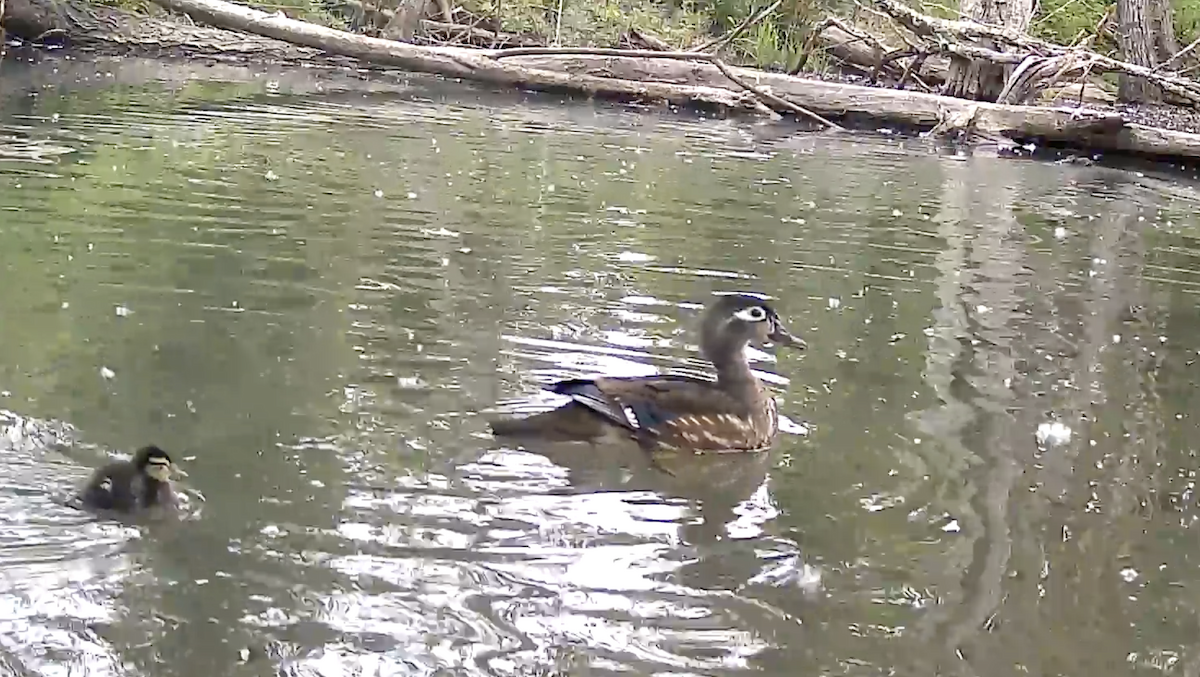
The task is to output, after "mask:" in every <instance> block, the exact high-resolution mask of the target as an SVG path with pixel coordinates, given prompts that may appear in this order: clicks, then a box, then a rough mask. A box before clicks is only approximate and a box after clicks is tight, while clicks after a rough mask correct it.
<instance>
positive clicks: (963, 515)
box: [0, 59, 1200, 677]
mask: <svg viewBox="0 0 1200 677" xmlns="http://www.w3.org/2000/svg"><path fill="white" fill-rule="evenodd" d="M0 79H2V80H3V81H4V82H5V83H6V86H5V89H4V91H3V93H0V145H2V146H3V147H4V152H3V153H0V196H2V199H0V212H2V213H3V216H2V217H0V277H2V278H3V279H4V281H5V290H6V291H5V293H4V294H0V317H3V322H4V331H3V332H0V408H2V410H0V425H2V426H3V435H0V452H2V453H0V468H2V470H3V472H2V473H0V477H3V478H4V479H2V480H0V507H2V508H3V510H0V534H3V537H2V538H0V670H3V671H4V673H5V674H15V675H66V674H78V673H79V672H82V671H84V670H86V672H87V673H88V674H89V675H90V674H97V675H109V674H111V675H155V676H161V677H170V676H172V675H180V676H183V675H188V676H190V675H229V676H239V675H264V674H281V675H296V676H301V675H351V674H355V675H366V674H371V675H392V674H396V675H401V674H403V675H410V674H426V675H445V674H491V675H530V674H542V675H546V674H616V673H632V674H704V675H734V674H746V673H762V674H771V675H792V674H798V673H799V674H808V673H819V674H846V675H878V674H953V675H959V674H961V675H1019V674H1082V673H1087V672H1097V673H1102V674H1112V673H1114V672H1117V673H1121V674H1125V673H1129V674H1159V673H1167V674H1180V675H1196V674H1200V653H1198V652H1197V649H1196V648H1195V643H1194V638H1195V630H1196V618H1197V617H1198V616H1197V614H1196V609H1195V606H1196V599H1195V598H1194V596H1192V595H1191V593H1190V591H1191V590H1193V589H1194V588H1196V586H1197V584H1198V581H1197V574H1196V571H1197V570H1198V569H1197V567H1196V566H1195V563H1196V562H1195V555H1197V553H1198V552H1200V551H1198V550H1197V545H1196V539H1195V538H1193V535H1192V532H1191V529H1192V527H1193V525H1194V524H1195V522H1196V519H1197V505H1196V497H1195V484H1194V483H1195V475H1196V472H1197V462H1196V447H1195V444H1194V440H1196V439H1198V436H1197V434H1196V433H1197V431H1196V430H1195V422H1194V419H1193V417H1192V415H1191V414H1192V412H1193V411H1194V410H1195V406H1194V402H1193V399H1194V397H1195V395H1194V387H1193V385H1192V384H1193V382H1194V378H1193V376H1192V372H1193V370H1194V369H1196V356H1197V355H1198V354H1200V345H1197V340H1196V338H1195V337H1196V335H1197V332H1196V329H1195V328H1196V325H1197V311H1196V303H1195V299H1196V294H1197V292H1198V291H1200V278H1198V277H1197V273H1196V272H1195V271H1196V270H1197V269H1198V268H1197V266H1196V264H1195V259H1196V257H1197V254H1198V253H1200V247H1198V246H1197V245H1196V243H1195V240H1196V233H1197V230H1196V223H1195V216H1194V214H1195V213H1196V211H1197V210H1196V205H1197V202H1198V201H1200V193H1198V192H1197V189H1196V184H1194V183H1192V182H1189V181H1186V180H1181V179H1174V180H1166V179H1164V178H1163V177H1161V176H1158V175H1154V174H1138V173H1133V172H1126V171H1120V170H1116V169H1111V168H1104V167H1096V166H1078V165H1069V164H1054V163H1043V162H1035V161H1027V162H1013V161H1005V160H997V159H995V158H989V157H984V156H982V155H969V154H955V153H950V154H944V153H940V152H934V151H935V150H936V149H933V148H931V147H930V146H928V145H927V144H924V143H923V142H921V141H919V140H908V141H891V140H887V139H878V138H854V139H841V138H836V137H828V136H824V135H819V134H817V135H780V134H778V133H776V132H774V131H772V130H771V129H769V128H766V127H753V126H749V127H748V126H746V125H744V124H742V123H736V122H732V121H723V120H702V119H697V118H692V117H681V116H677V115H673V114H667V113H658V112H652V111H640V112H630V111H625V110H622V109H620V108H614V107H605V106H600V105H597V106H583V105H571V106H562V105H559V103H558V102H556V101H555V100H553V99H546V98H528V99H527V98H526V97H524V96H520V95H512V94H496V93H490V92H484V91H481V90H476V89H469V88H466V87H463V86H459V85H456V84H452V83H444V82H435V81H433V80H431V79H428V78H416V77H414V78H409V79H401V78H395V79H392V80H387V79H382V78H380V79H373V80H372V82H371V83H370V84H364V83H363V82H362V81H361V79H360V78H358V77H357V76H356V75H355V74H353V73H342V74H330V73H322V74H315V73H314V74H303V75H298V74H296V73H294V72H292V73H287V72H272V71H254V70H251V69H246V68H240V67H231V66H221V65H209V66H203V67H200V66H197V67H193V68H190V69H189V68H186V67H182V66H164V65H162V64H152V63H148V62H139V61H134V60H129V61H102V62H97V63H90V64H89V63H84V62H77V61H62V60H55V59H51V60H50V63H40V64H36V65H28V64H24V63H19V62H14V61H12V60H7V61H5V62H4V63H2V64H0ZM368 90H369V91H368ZM748 289H752V290H754V291H758V292H762V293H766V294H769V295H771V296H772V297H773V298H774V299H775V303H776V305H777V306H778V307H779V309H780V311H781V313H782V314H783V315H784V316H785V317H786V318H787V321H788V324H789V326H790V327H791V328H793V329H794V330H796V331H797V332H799V333H801V334H802V335H803V336H804V337H805V338H806V340H807V341H808V343H809V346H810V347H809V351H808V352H807V354H805V355H804V356H798V355H792V354H786V353H781V354H779V355H770V354H767V353H763V352H758V351H754V352H752V353H751V355H750V357H751V358H752V360H753V366H754V368H755V369H756V370H757V371H758V373H760V374H761V375H762V376H763V378H764V380H766V381H767V382H768V383H769V385H770V387H771V388H772V389H773V390H774V391H775V393H776V394H777V395H778V397H779V400H780V403H781V404H780V406H781V412H782V413H783V414H784V415H785V416H786V417H787V418H788V419H789V425H788V434H785V435H782V436H781V438H780V439H779V441H778V443H777V444H776V445H775V448H773V449H772V450H771V451H770V452H769V453H766V454H758V455H750V456H744V457H716V458H712V459H703V460H702V461H699V462H697V463H695V464H687V465H677V466H675V467H673V468H672V470H673V471H674V472H675V473H676V476H675V477H670V476H667V475H663V474H661V473H657V472H655V471H653V470H651V469H649V468H648V467H646V464H645V459H644V458H643V457H639V456H638V455H636V454H633V455H622V454H621V453H620V452H618V451H616V450H610V449H599V450H596V449H586V448H584V449H580V448H578V447H576V448H571V449H567V448H550V447H546V448H538V447H537V446H536V445H535V446H534V447H533V448H531V449H513V448H509V447H507V446H504V445H502V444H500V443H499V442H497V441H495V440H493V439H492V438H491V437H490V436H489V435H487V434H486V432H485V430H486V428H485V424H484V420H483V417H482V416H480V415H479V412H481V411H483V410H485V409H487V408H489V407H492V406H493V405H494V404H495V403H497V402H503V403H509V402H511V401H512V400H513V399H514V398H518V399H520V400H521V401H523V402H524V401H526V400H527V399H529V398H532V399H533V401H534V402H535V403H538V404H542V405H545V404H546V402H545V401H544V400H540V399H538V398H535V397H534V396H535V395H536V394H537V391H538V388H539V386H540V385H541V384H544V383H546V382H548V381H551V380H553V379H557V378H564V377H572V376H580V375H585V374H593V373H597V372H600V371H604V372H607V373H621V374H635V373H653V372H655V371H666V370H678V371H686V372H695V373H706V371H707V367H706V365H705V364H704V363H703V361H701V360H700V359H699V354H698V351H697V348H696V346H695V340H696V337H695V334H694V329H695V322H696V318H697V311H698V309H699V308H700V307H701V306H702V304H703V303H704V302H705V300H707V298H708V296H709V295H710V294H711V293H713V292H716V291H732V290H748ZM1055 423H1057V424H1059V425H1058V426H1054V425H1051V424H1055ZM1064 431H1067V432H1069V435H1068V434H1067V432H1064ZM151 441H153V442H155V443H157V444H160V445H162V446H164V447H165V448H167V449H168V450H170V451H171V452H172V453H173V454H178V455H179V456H180V457H181V458H182V459H184V465H185V467H186V469H187V471H188V473H189V477H188V484H189V485H190V487H191V488H192V489H194V490H195V492H196V493H197V495H198V496H203V499H204V500H203V506H202V510H200V511H199V512H198V514H197V515H196V516H195V517H194V518H193V519H185V520H182V521H179V522H177V523H169V524H168V523H163V524H122V523H119V522H115V521H112V520H102V519H95V518H93V517H91V516H89V515H86V514H84V513H80V512H78V511H74V510H70V509H68V508H66V507H64V506H62V505H60V504H58V503H57V502H55V496H58V495H61V494H63V493H65V492H68V491H70V489H71V488H72V487H74V486H76V485H77V484H78V483H79V482H81V481H82V480H83V479H84V478H86V476H87V474H88V472H89V470H90V469H91V468H92V467H94V466H96V465H98V464H99V463H100V462H101V461H102V460H103V459H104V458H106V457H107V455H108V454H109V453H110V451H117V450H124V451H128V450H131V449H133V448H135V447H136V446H138V445H140V444H144V443H146V442H151ZM677 462H678V461H677Z"/></svg>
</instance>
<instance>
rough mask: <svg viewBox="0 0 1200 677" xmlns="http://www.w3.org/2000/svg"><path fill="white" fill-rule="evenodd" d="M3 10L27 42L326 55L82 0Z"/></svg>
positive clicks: (304, 57) (290, 57)
mask: <svg viewBox="0 0 1200 677" xmlns="http://www.w3.org/2000/svg"><path fill="white" fill-rule="evenodd" d="M2 7H3V11H0V26H3V27H4V29H5V30H6V31H7V32H8V33H9V35H10V36H12V37H16V38H19V39H20V40H23V41H26V42H42V41H49V40H50V39H53V40H54V41H57V42H63V41H65V42H67V43H69V44H70V45H74V46H80V47H87V48H110V49H113V50H122V49H124V50H128V49H129V48H130V47H137V48H138V49H139V50H140V51H142V52H145V53H158V54H171V53H175V52H178V53H186V54H187V55H212V56H222V55H237V56H242V57H251V58H257V59H274V60H282V61H289V62H304V61H311V60H313V59H319V58H320V56H321V51H320V50H316V49H310V48H305V47H297V46H296V45H294V44H291V43H289V42H287V41H281V40H272V39H269V38H264V37H260V36H257V35H252V34H246V33H235V32H230V31H227V30H222V29H220V28H211V27H208V26H192V25H188V24H184V23H182V22H179V21H171V20H168V19H158V18H155V17H147V16H137V15H134V14H131V13H129V12H125V11H122V10H120V9H116V8H114V7H107V6H105V5H96V4H91V3H86V2H81V1H80V0H54V1H53V2H37V1H36V0H5V2H4V3H3V5H2ZM62 38H65V40H63V39H62Z"/></svg>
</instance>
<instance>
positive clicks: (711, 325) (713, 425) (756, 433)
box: [490, 294, 805, 452]
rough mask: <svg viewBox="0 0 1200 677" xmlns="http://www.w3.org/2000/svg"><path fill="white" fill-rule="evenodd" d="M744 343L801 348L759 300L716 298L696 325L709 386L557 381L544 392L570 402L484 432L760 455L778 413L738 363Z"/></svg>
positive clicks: (672, 379)
mask: <svg viewBox="0 0 1200 677" xmlns="http://www.w3.org/2000/svg"><path fill="white" fill-rule="evenodd" d="M751 341H756V342H765V341H770V342H772V343H776V344H779V345H785V346H788V347H791V348H796V349H800V350H803V349H804V347H805V343H804V341H803V340H801V339H799V338H797V337H795V336H792V334H791V333H789V332H788V330H787V328H786V327H784V325H783V323H782V321H781V320H780V319H779V316H778V314H776V312H775V310H774V309H772V308H771V307H770V306H769V305H768V304H767V303H766V302H764V301H763V300H762V299H759V298H756V297H753V296H747V295H741V294H734V295H728V296H722V297H720V298H718V299H717V300H716V301H715V302H713V303H712V304H711V305H710V306H709V307H708V309H707V310H706V311H705V315H704V320H703V322H702V323H701V340H700V349H701V352H702V353H703V354H704V356H705V357H706V358H708V359H709V361H710V362H712V364H713V366H714V367H715V368H716V371H717V379H716V380H715V381H708V380H704V379H700V378H693V377H688V376H636V377H607V376H604V377H598V378H592V379H571V380H566V381H559V382H557V383H553V384H551V385H549V386H547V387H546V389H547V390H549V391H551V392H554V393H558V394H559V395H566V396H568V397H570V398H571V400H572V401H571V402H569V403H567V404H565V405H563V406H561V407H559V408H557V409H554V410H552V411H548V412H544V413H541V414H535V415H533V416H529V417H527V418H518V419H496V420H492V421H490V424H491V428H492V433H493V434H494V435H496V436H501V437H536V438H539V439H543V440H563V441H565V440H580V441H592V442H597V441H600V440H601V439H604V438H607V437H610V436H612V435H616V436H617V437H625V438H632V439H634V440H636V441H637V442H638V443H639V444H640V445H642V446H643V447H644V448H648V449H649V448H654V447H667V448H673V449H676V450H686V451H693V452H713V451H756V450H761V449H765V448H767V447H769V446H770V445H771V443H772V442H773V441H774V439H775V436H776V434H777V433H778V431H779V413H778V410H777V405H776V403H775V400H774V398H772V397H771V395H770V393H769V392H768V391H767V390H766V388H765V387H763V384H762V383H761V382H760V381H759V380H758V378H757V377H755V376H754V374H753V372H752V371H751V370H750V365H749V363H748V362H747V361H746V357H745V353H744V350H745V347H746V345H747V344H749V343H750V342H751Z"/></svg>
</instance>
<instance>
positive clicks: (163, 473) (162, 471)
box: [146, 463, 171, 482]
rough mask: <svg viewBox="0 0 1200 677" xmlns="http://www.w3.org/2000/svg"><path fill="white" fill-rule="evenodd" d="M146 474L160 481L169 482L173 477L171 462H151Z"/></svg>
mask: <svg viewBox="0 0 1200 677" xmlns="http://www.w3.org/2000/svg"><path fill="white" fill-rule="evenodd" d="M146 474H147V475H149V476H150V477H151V478H153V479H155V480H158V481H159V482H167V481H170V479H171V464H170V463H150V464H149V465H147V466H146Z"/></svg>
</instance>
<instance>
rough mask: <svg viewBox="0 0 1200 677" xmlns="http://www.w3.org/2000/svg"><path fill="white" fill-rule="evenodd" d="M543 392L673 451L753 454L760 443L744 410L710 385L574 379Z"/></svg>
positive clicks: (679, 379)
mask: <svg viewBox="0 0 1200 677" xmlns="http://www.w3.org/2000/svg"><path fill="white" fill-rule="evenodd" d="M548 389H549V390H551V391H552V392H556V393H558V394H560V395H566V396H568V397H571V398H572V399H573V400H574V401H575V402H576V403H578V404H581V405H583V406H585V407H587V408H588V409H590V410H591V411H593V412H595V413H596V414H598V415H600V416H601V417H603V418H604V419H606V420H607V421H608V422H610V423H612V424H614V425H617V426H620V427H623V428H626V429H628V430H629V431H630V432H631V433H634V434H635V435H637V436H639V437H646V436H648V437H650V438H652V439H653V440H654V441H658V442H661V443H664V444H667V445H670V446H673V447H684V448H690V449H700V450H719V449H757V448H760V447H762V446H764V444H765V442H766V440H765V439H763V438H764V436H763V435H762V434H761V433H760V432H757V431H756V430H755V428H754V426H752V425H751V417H750V414H751V412H750V409H749V407H747V406H746V405H745V404H744V403H743V402H740V401H739V400H737V399H735V398H733V397H731V396H730V395H729V394H728V393H726V392H725V391H724V390H721V389H720V388H718V387H717V385H716V383H715V382H712V381H704V380H701V379H696V378H689V377H686V376H653V377H630V378H598V379H594V380H590V379H576V380H570V381H560V382H559V383H555V384H553V385H551V386H549V388H548ZM647 441H649V440H647Z"/></svg>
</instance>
